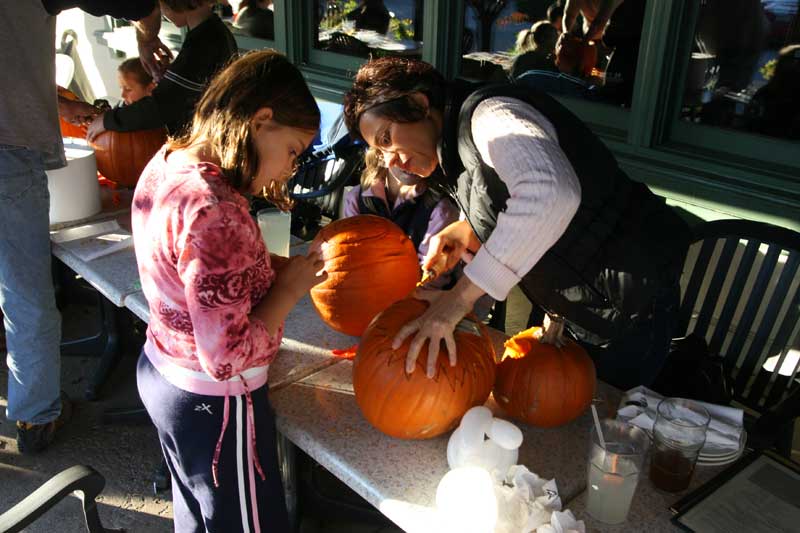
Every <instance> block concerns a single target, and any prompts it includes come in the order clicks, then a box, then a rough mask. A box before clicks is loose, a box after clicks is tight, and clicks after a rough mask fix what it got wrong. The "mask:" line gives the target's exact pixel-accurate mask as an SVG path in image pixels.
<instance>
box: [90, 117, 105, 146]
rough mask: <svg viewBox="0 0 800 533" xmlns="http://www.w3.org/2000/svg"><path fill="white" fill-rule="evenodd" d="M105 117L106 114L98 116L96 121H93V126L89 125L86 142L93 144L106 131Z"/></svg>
mask: <svg viewBox="0 0 800 533" xmlns="http://www.w3.org/2000/svg"><path fill="white" fill-rule="evenodd" d="M104 116H105V114H102V115H98V116H97V117H95V119H94V120H93V121H92V123H91V124H89V127H88V128H87V129H86V140H88V141H89V142H93V141H94V140H95V139H96V138H97V136H98V135H100V134H101V133H103V132H104V131H106V127H105V126H103V117H104Z"/></svg>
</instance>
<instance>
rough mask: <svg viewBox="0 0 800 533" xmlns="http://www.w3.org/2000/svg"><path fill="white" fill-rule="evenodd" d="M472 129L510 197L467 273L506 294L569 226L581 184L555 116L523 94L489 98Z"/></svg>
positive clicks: (494, 295)
mask: <svg viewBox="0 0 800 533" xmlns="http://www.w3.org/2000/svg"><path fill="white" fill-rule="evenodd" d="M472 137H473V140H474V141H475V145H476V147H477V149H478V152H479V153H480V156H481V158H482V159H483V161H484V162H485V163H486V164H487V165H489V166H491V167H492V168H494V170H495V172H497V175H498V176H499V177H500V179H501V180H502V181H503V183H505V184H506V187H508V192H509V194H510V198H509V199H508V202H507V203H506V210H505V211H504V212H502V213H500V214H499V215H498V217H497V226H496V227H495V229H494V231H493V232H492V234H491V235H490V236H489V239H487V241H486V242H485V243H484V245H483V246H482V247H481V249H480V250H479V251H478V253H477V254H475V258H474V259H473V260H472V261H471V262H470V264H469V265H467V267H466V268H465V269H464V273H465V275H466V276H467V277H468V278H469V279H470V280H471V281H472V282H473V283H475V284H476V285H478V286H479V287H480V288H481V289H483V290H484V291H485V292H486V293H488V294H489V295H490V296H491V297H492V298H494V299H496V300H503V299H505V298H506V297H507V296H508V293H509V291H510V290H511V289H512V288H513V287H514V285H516V284H517V283H519V281H520V280H521V279H522V277H523V276H524V275H525V274H527V273H528V272H529V271H530V270H531V269H532V268H533V267H534V265H536V263H537V261H539V259H541V257H542V256H543V255H544V254H545V252H547V250H549V249H550V247H551V246H552V245H553V244H555V242H556V241H557V240H558V239H559V238H560V237H561V235H562V234H563V233H564V231H565V230H566V229H567V226H568V225H569V223H570V221H571V220H572V217H573V216H575V213H576V212H577V210H578V206H579V205H580V201H581V186H580V181H579V180H578V177H577V176H576V175H575V170H574V169H573V168H572V165H571V164H570V162H569V160H568V159H567V156H566V154H564V152H563V151H562V150H561V147H560V146H559V144H558V136H557V134H556V131H555V128H554V127H553V125H552V123H551V122H550V121H549V120H548V119H547V118H546V117H545V116H544V115H543V114H542V113H540V112H539V111H537V110H536V109H534V108H533V107H532V106H530V105H529V104H527V103H525V102H522V101H520V100H517V99H514V98H506V97H495V98H487V99H486V100H484V101H483V102H481V103H480V104H478V107H477V108H475V112H474V113H473V115H472Z"/></svg>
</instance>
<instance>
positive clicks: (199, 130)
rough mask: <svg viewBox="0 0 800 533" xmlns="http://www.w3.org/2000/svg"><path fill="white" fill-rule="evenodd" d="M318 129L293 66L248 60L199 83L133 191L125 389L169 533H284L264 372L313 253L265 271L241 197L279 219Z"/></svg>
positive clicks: (271, 57)
mask: <svg viewBox="0 0 800 533" xmlns="http://www.w3.org/2000/svg"><path fill="white" fill-rule="evenodd" d="M134 105H135V104H134ZM319 121H320V113H319V109H318V107H317V104H316V102H315V100H314V97H313V96H312V95H311V92H310V91H309V89H308V87H307V86H306V83H305V81H304V80H303V77H302V75H301V74H300V72H299V71H298V70H297V68H295V67H294V66H293V65H292V64H291V63H290V62H289V61H288V60H287V59H286V58H285V57H284V56H282V55H280V54H279V53H277V52H275V51H274V50H261V51H257V52H251V53H249V54H247V55H245V56H243V57H242V58H240V59H239V60H237V61H235V62H234V63H232V64H231V65H229V66H228V67H226V68H225V69H224V70H222V71H221V72H220V73H219V74H218V75H217V76H216V77H215V78H214V79H213V80H212V81H211V83H210V85H209V87H208V89H207V90H206V92H205V94H204V95H203V97H202V99H201V100H200V102H199V103H198V105H197V110H196V112H195V114H194V118H193V125H192V129H191V130H190V131H189V132H188V133H186V134H185V135H184V136H183V137H181V138H179V139H177V140H172V141H170V142H168V143H167V144H166V145H164V147H162V148H161V150H160V151H159V152H158V153H157V154H156V156H155V157H153V159H152V160H151V161H150V163H149V164H148V166H147V167H146V168H145V170H144V172H143V173H142V177H141V179H140V180H139V182H138V184H137V186H136V192H135V194H134V198H133V209H132V224H133V238H134V245H135V249H136V260H137V262H138V265H139V275H140V279H141V283H142V290H143V291H144V294H145V296H146V297H147V301H148V304H149V308H150V323H149V324H148V327H147V341H146V342H145V345H144V348H143V350H142V355H141V356H140V358H139V363H138V366H137V383H138V387H139V395H140V396H141V398H142V402H143V403H144V405H145V408H146V409H147V412H148V414H149V415H150V418H151V419H152V420H153V423H154V424H155V426H156V429H157V430H158V435H159V439H160V440H161V448H162V451H163V453H164V457H165V459H166V462H167V464H168V466H169V470H170V473H171V474H172V499H173V512H174V520H175V531H176V532H178V533H183V532H195V531H224V532H226V533H236V532H242V531H276V532H284V531H289V525H288V518H287V513H286V506H285V503H284V495H283V494H284V493H283V489H282V487H281V476H280V473H279V471H278V462H277V452H276V448H275V420H274V415H273V412H272V408H271V406H270V405H269V400H268V395H267V393H268V386H267V373H268V369H269V364H270V362H271V361H272V360H273V359H274V358H275V356H276V354H277V353H278V349H279V347H280V344H281V338H282V336H283V322H284V319H285V318H286V316H287V314H288V313H289V311H290V310H291V309H292V308H293V307H294V306H295V304H296V303H297V301H298V300H299V299H300V298H301V297H302V296H303V295H305V294H306V293H307V292H308V291H309V290H310V289H311V287H312V286H314V285H316V284H317V283H319V282H321V281H323V280H324V279H325V277H326V275H325V274H324V273H322V274H321V275H319V276H317V272H319V271H320V270H321V269H322V268H323V266H324V263H323V262H322V261H321V260H320V259H319V257H318V255H317V254H316V253H311V254H309V255H308V256H298V257H292V258H291V259H288V260H287V262H286V263H285V264H284V265H283V266H282V267H281V268H280V269H277V268H275V266H276V265H274V264H273V263H272V260H271V258H270V255H269V253H268V250H267V249H266V247H265V246H264V241H263V240H262V238H261V232H260V231H259V228H258V226H257V225H256V222H255V220H253V217H251V216H250V213H249V203H248V200H247V196H249V195H252V194H258V193H260V192H262V191H263V194H264V195H265V196H267V197H268V199H269V200H270V201H272V202H273V203H275V204H276V205H279V206H283V207H287V203H288V192H287V189H286V182H287V181H288V179H289V178H290V176H291V174H292V171H293V169H294V166H295V164H296V161H297V156H298V154H300V153H302V152H303V151H304V150H305V149H306V147H308V145H309V144H310V143H311V140H312V139H313V137H314V135H315V133H316V130H317V129H318V128H319ZM287 208H288V207H287Z"/></svg>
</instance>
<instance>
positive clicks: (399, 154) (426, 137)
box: [358, 110, 440, 178]
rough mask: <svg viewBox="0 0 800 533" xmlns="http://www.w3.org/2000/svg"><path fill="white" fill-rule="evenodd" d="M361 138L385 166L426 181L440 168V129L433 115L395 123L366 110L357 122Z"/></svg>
mask: <svg viewBox="0 0 800 533" xmlns="http://www.w3.org/2000/svg"><path fill="white" fill-rule="evenodd" d="M358 127H359V130H360V131H361V135H362V136H363V137H364V140H366V141H367V143H368V144H369V145H370V146H371V147H372V148H375V149H377V150H378V151H379V152H380V154H381V155H382V157H383V163H384V166H385V167H387V168H391V167H397V168H399V169H400V170H402V171H404V172H406V173H409V174H415V175H417V176H419V177H422V178H427V177H428V176H430V175H431V174H433V171H434V170H436V167H437V166H438V165H439V158H438V155H437V153H436V147H437V146H438V144H439V132H440V127H439V126H438V125H437V122H436V120H434V118H433V117H432V116H429V117H427V118H424V119H422V120H419V121H417V122H407V123H402V122H392V121H391V120H390V119H388V118H386V117H383V116H380V115H379V114H377V113H376V112H375V111H372V110H370V111H367V112H366V113H364V114H363V115H362V116H361V120H360V121H359V123H358Z"/></svg>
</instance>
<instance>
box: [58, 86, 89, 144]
mask: <svg viewBox="0 0 800 533" xmlns="http://www.w3.org/2000/svg"><path fill="white" fill-rule="evenodd" d="M57 87H58V95H59V96H61V97H63V98H66V99H67V100H73V101H77V100H80V98H78V95H76V94H75V93H74V92H72V91H70V90H69V89H65V88H63V87H61V86H60V85H59V86H57ZM58 122H59V125H60V126H61V136H62V137H78V138H80V139H85V138H86V126H76V125H75V124H71V123H69V122H67V121H66V120H64V119H63V118H61V117H60V116H59V117H58Z"/></svg>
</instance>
